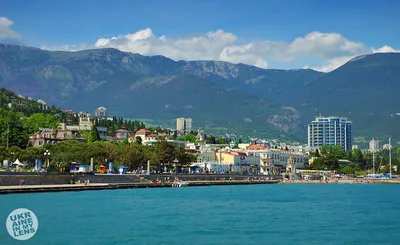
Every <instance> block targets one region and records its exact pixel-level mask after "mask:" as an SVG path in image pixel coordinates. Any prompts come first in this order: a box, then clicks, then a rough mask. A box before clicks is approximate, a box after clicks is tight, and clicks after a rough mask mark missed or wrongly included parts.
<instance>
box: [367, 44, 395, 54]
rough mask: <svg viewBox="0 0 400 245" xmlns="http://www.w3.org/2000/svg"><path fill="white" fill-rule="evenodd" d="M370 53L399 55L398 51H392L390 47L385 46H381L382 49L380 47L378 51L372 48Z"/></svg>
mask: <svg viewBox="0 0 400 245" xmlns="http://www.w3.org/2000/svg"><path fill="white" fill-rule="evenodd" d="M372 52H373V53H399V52H400V50H396V49H394V48H392V47H390V46H387V45H385V46H382V47H380V48H378V49H374V48H372Z"/></svg>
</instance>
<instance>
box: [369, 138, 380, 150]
mask: <svg viewBox="0 0 400 245" xmlns="http://www.w3.org/2000/svg"><path fill="white" fill-rule="evenodd" d="M379 143H380V141H379V140H376V139H372V140H370V141H369V151H370V152H373V151H374V152H377V151H378V150H379V147H380V146H379Z"/></svg>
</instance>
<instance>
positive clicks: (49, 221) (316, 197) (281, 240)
mask: <svg viewBox="0 0 400 245" xmlns="http://www.w3.org/2000/svg"><path fill="white" fill-rule="evenodd" d="M399 193H400V185H247V186H213V187H188V188H162V189H128V190H126V189H125V190H104V191H85V192H63V193H61V192H58V193H37V194H15V195H2V196H0V222H2V223H3V224H2V225H1V226H0V244H7V245H9V244H79V245H87V244H95V245H101V244H318V245H321V244H335V245H336V244H400V236H399V229H400V196H399ZM16 208H28V209H30V210H32V211H33V212H34V213H35V214H36V216H37V218H38V221H39V229H38V231H37V233H36V235H35V236H34V237H33V238H31V239H29V240H26V241H17V240H15V239H14V238H12V237H11V236H10V235H9V234H8V233H7V230H6V227H5V220H6V218H7V215H8V214H9V213H10V212H11V211H12V210H14V209H16Z"/></svg>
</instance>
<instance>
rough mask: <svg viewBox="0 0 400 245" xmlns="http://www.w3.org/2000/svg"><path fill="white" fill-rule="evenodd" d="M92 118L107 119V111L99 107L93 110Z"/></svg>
mask: <svg viewBox="0 0 400 245" xmlns="http://www.w3.org/2000/svg"><path fill="white" fill-rule="evenodd" d="M94 116H95V117H101V118H103V117H105V118H107V109H106V108H105V107H102V106H101V107H99V108H97V109H96V110H94Z"/></svg>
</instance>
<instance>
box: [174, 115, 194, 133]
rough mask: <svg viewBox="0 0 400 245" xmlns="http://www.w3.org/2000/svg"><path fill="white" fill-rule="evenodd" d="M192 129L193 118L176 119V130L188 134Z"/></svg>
mask: <svg viewBox="0 0 400 245" xmlns="http://www.w3.org/2000/svg"><path fill="white" fill-rule="evenodd" d="M191 130H192V119H191V118H183V117H180V118H177V119H176V131H178V132H179V133H181V134H187V133H189V132H190V131H191Z"/></svg>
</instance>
